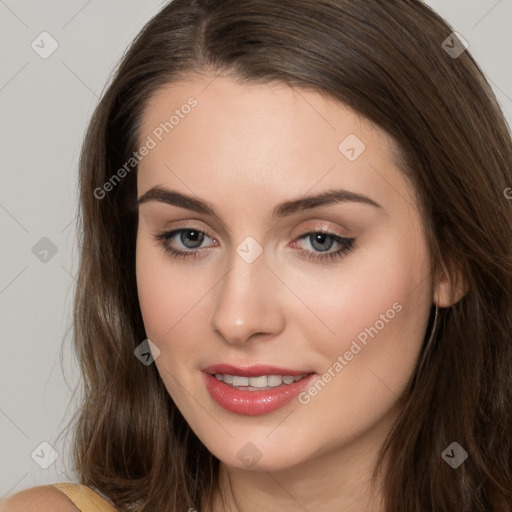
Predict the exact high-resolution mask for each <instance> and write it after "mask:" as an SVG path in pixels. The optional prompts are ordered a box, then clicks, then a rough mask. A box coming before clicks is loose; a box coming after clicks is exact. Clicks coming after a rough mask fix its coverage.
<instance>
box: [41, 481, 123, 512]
mask: <svg viewBox="0 0 512 512" xmlns="http://www.w3.org/2000/svg"><path fill="white" fill-rule="evenodd" d="M51 485H52V487H56V488H57V489H59V491H62V492H63V493H64V494H65V495H66V496H67V497H68V498H69V499H70V500H71V501H72V502H73V503H74V504H75V505H76V506H77V507H78V509H79V510H80V511H81V512H116V510H117V509H115V508H114V507H113V506H112V505H111V504H110V503H109V502H108V501H107V500H106V499H105V498H103V497H102V496H100V495H99V494H98V493H97V492H95V491H93V490H92V489H91V488H90V487H87V485H82V484H67V483H62V484H51Z"/></svg>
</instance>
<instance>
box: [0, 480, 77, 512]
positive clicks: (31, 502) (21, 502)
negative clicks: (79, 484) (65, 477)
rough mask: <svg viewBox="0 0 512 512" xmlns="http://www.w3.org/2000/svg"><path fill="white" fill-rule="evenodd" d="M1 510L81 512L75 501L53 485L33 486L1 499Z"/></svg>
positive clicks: (1, 511)
mask: <svg viewBox="0 0 512 512" xmlns="http://www.w3.org/2000/svg"><path fill="white" fill-rule="evenodd" d="M0 512H79V509H78V508H76V506H75V505H74V504H73V502H72V501H71V500H70V499H69V498H68V497H67V496H66V495H65V494H64V493H63V492H61V491H59V489H56V488H55V487H52V486H51V485H41V486H37V487H31V488H29V489H25V490H24V491H20V492H17V493H16V494H12V495H10V496H8V497H7V498H4V499H3V500H2V501H0Z"/></svg>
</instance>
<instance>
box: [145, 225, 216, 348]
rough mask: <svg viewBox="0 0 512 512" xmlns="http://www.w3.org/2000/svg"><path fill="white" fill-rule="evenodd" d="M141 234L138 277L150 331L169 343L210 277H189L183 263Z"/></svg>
mask: <svg viewBox="0 0 512 512" xmlns="http://www.w3.org/2000/svg"><path fill="white" fill-rule="evenodd" d="M152 244H153V242H151V241H150V240H148V239H147V238H146V237H144V235H141V236H140V238H138V240H137V251H136V276H137V290H138V296H139V303H140V308H141V312H142V317H143V320H144V326H145V328H146V334H147V335H148V337H149V338H150V339H151V338H152V337H153V338H154V340H155V342H157V341H158V342H160V344H162V343H164V344H165V343H166V340H168V339H171V338H172V335H173V333H174V332H175V331H176V330H177V328H178V326H179V324H180V323H181V322H182V321H183V320H184V319H185V318H186V317H187V315H188V314H189V312H191V310H192V308H195V307H196V306H197V305H198V304H199V303H200V302H201V299H202V298H203V297H204V296H205V294H206V292H207V290H208V281H207V279H201V276H197V278H194V280H193V281H190V280H188V279H185V278H184V277H183V272H182V271H181V272H180V268H181V266H180V264H179V263H177V262H173V261H172V260H171V256H169V255H168V254H166V253H165V251H164V250H163V249H160V248H155V246H154V245H152Z"/></svg>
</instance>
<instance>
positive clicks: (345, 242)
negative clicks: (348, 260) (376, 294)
mask: <svg viewBox="0 0 512 512" xmlns="http://www.w3.org/2000/svg"><path fill="white" fill-rule="evenodd" d="M183 231H197V232H199V233H202V234H204V235H206V236H208V237H209V235H208V234H207V233H205V232H204V231H201V230H199V229H196V228H192V227H190V228H180V229H175V230H172V231H165V232H162V233H157V234H155V235H154V237H155V239H156V240H158V241H159V242H160V245H161V246H162V247H163V249H164V250H165V252H167V253H169V254H170V255H171V256H172V257H174V258H180V257H181V258H189V257H193V258H196V257H200V255H199V253H200V252H202V251H201V249H191V250H189V251H180V250H178V249H174V248H172V247H170V246H169V245H168V243H167V242H168V240H169V239H170V238H173V237H174V236H175V235H177V234H178V233H181V232H183ZM318 233H321V234H325V235H329V236H331V237H332V238H333V239H334V241H335V242H337V243H339V244H341V245H342V247H341V248H340V249H338V250H337V251H334V252H325V253H321V252H314V251H307V250H305V249H297V250H298V251H299V252H300V253H301V254H304V255H305V256H306V257H307V258H310V259H314V260H324V261H330V260H333V259H334V258H341V257H342V256H344V255H345V254H347V253H349V252H350V251H352V250H353V249H354V247H355V240H356V239H355V238H346V237H342V236H339V235H337V234H335V233H332V232H330V231H326V230H322V229H318V230H313V231H308V232H307V233H303V234H301V235H300V236H299V237H298V238H297V240H301V239H303V238H306V237H308V236H309V235H315V234H318ZM209 238H211V237H209Z"/></svg>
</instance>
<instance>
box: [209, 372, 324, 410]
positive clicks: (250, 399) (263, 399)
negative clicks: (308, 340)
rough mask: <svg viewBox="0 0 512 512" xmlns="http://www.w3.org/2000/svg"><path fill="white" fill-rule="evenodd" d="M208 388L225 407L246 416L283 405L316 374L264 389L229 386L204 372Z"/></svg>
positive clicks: (307, 384) (213, 396)
mask: <svg viewBox="0 0 512 512" xmlns="http://www.w3.org/2000/svg"><path fill="white" fill-rule="evenodd" d="M203 375H204V378H205V380H206V388H207V389H208V392H209V393H210V396H211V397H212V398H213V399H214V400H215V401H216V402H217V403H218V404H219V405H220V406H221V407H223V408H224V409H226V410H227V411H230V412H234V413H235V414H243V415H245V416H259V415H261V414H268V413H269V412H273V411H276V410H277V409H279V408H281V407H283V406H284V405H286V404H287V403H288V402H290V401H291V400H293V399H294V398H295V397H296V396H297V395H298V394H299V393H300V392H301V391H303V390H304V389H305V388H307V387H308V386H309V385H310V383H311V381H312V380H313V379H314V378H315V376H316V374H315V373H312V374H310V375H307V376H306V377H304V378H303V379H301V380H299V381H297V382H293V383H292V384H284V385H281V386H276V387H275V388H272V389H265V390H262V391H247V390H240V389H236V388H233V387H231V386H228V385H227V384H226V383H224V382H222V381H221V380H219V379H217V378H216V377H214V376H213V375H210V374H209V373H204V374H203Z"/></svg>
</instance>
